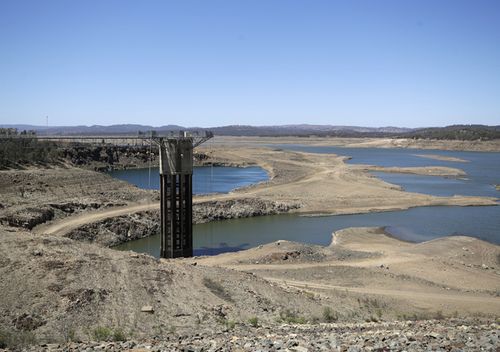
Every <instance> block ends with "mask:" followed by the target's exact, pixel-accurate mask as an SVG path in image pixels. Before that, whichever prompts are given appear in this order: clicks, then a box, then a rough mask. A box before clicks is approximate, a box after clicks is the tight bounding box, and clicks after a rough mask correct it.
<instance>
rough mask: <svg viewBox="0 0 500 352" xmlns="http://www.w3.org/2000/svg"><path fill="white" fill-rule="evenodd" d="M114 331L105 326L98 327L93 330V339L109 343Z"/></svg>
mask: <svg viewBox="0 0 500 352" xmlns="http://www.w3.org/2000/svg"><path fill="white" fill-rule="evenodd" d="M112 334H113V331H111V329H110V328H107V327H105V326H98V327H96V328H95V329H94V330H92V337H93V338H94V339H95V340H96V341H107V340H109V338H110V337H111V336H112Z"/></svg>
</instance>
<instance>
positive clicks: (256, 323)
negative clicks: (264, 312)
mask: <svg viewBox="0 0 500 352" xmlns="http://www.w3.org/2000/svg"><path fill="white" fill-rule="evenodd" d="M248 322H249V323H250V325H252V326H253V327H254V328H256V327H257V326H259V318H257V317H252V318H250V319H248Z"/></svg>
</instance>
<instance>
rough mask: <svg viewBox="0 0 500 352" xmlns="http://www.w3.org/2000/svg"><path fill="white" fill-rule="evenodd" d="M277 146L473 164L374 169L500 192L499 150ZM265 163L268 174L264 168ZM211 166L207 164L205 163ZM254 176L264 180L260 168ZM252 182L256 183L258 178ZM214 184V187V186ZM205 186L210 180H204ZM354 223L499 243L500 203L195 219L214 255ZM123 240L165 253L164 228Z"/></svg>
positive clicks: (440, 185)
mask: <svg viewBox="0 0 500 352" xmlns="http://www.w3.org/2000/svg"><path fill="white" fill-rule="evenodd" d="M273 147H274V148H282V149H291V150H297V151H306V152H314V153H334V154H338V155H345V156H350V157H352V159H351V160H349V162H350V163H357V164H371V165H380V166H404V167H406V166H449V167H455V168H460V169H463V170H464V171H465V172H467V178H466V179H454V178H443V177H434V176H419V175H408V174H391V173H383V172H377V173H374V174H376V176H377V177H381V178H382V179H384V180H385V181H387V182H390V183H393V184H398V185H400V186H402V187H403V188H404V189H405V190H407V191H410V192H419V193H427V194H433V195H439V196H452V195H454V194H460V195H478V196H490V197H498V196H499V195H500V192H498V191H497V190H496V189H495V187H494V184H498V183H500V153H474V152H449V151H437V150H436V151H435V150H432V151H430V150H416V149H375V148H340V147H310V146H301V145H279V146H277V145H273ZM416 154H436V155H442V156H449V157H456V158H461V159H464V160H467V161H468V162H467V163H461V162H450V161H442V160H433V159H428V158H422V157H418V156H416ZM217 169H218V168H213V170H212V171H210V172H214V173H215V172H217V171H216V170H217ZM224 169H229V170H224V172H221V174H220V175H221V177H222V179H224V177H227V176H236V174H232V173H233V172H238V171H240V172H241V171H244V170H246V169H234V170H233V168H224ZM256 169H257V170H253V171H252V172H255V173H256V175H260V176H262V172H263V173H264V174H265V172H264V171H263V170H261V169H259V168H256ZM259 170H260V172H261V174H259ZM130 171H136V170H126V174H128V173H129V172H130ZM146 171H147V170H146ZM221 171H223V170H221ZM248 171H251V170H248ZM143 172H144V171H143ZM155 172H156V171H155ZM195 172H196V171H195ZM204 172H207V171H206V170H205V171H204ZM252 172H251V173H250V176H251V175H252ZM130 174H132V173H130ZM130 174H129V175H130ZM154 175H155V178H157V173H155V174H154ZM224 175H225V176H224ZM256 175H254V176H256ZM237 177H242V178H244V177H246V175H245V173H240V174H238V176H237ZM266 177H267V175H266ZM230 178H231V177H230ZM250 178H252V177H250ZM122 179H124V178H122ZM255 179H258V180H259V181H262V179H259V177H258V176H257V177H256V178H255ZM255 179H253V182H255ZM198 180H199V181H196V179H195V181H194V182H195V183H196V182H206V179H205V181H201V180H202V178H198ZM241 181H242V182H243V181H249V179H246V178H245V180H241ZM259 181H256V182H259ZM129 182H130V181H129ZM132 183H134V184H137V185H139V182H137V181H134V180H132ZM222 183H224V182H222ZM249 183H252V181H250V182H249ZM246 184H248V183H246ZM139 186H140V185H139ZM156 187H157V186H156ZM195 187H196V185H195ZM207 187H208V186H207ZM211 187H212V188H214V186H211ZM228 188H231V187H229V186H228V187H226V188H220V192H224V189H228ZM232 188H234V187H232ZM205 189H207V188H206V187H205ZM212 191H214V190H212ZM212 191H205V192H201V191H200V193H209V192H212ZM226 191H227V190H226ZM214 192H215V191H214ZM355 226H356V227H357V226H377V227H386V230H387V231H388V232H389V233H391V234H392V235H394V236H396V237H398V238H401V239H404V240H409V241H415V242H421V241H426V240H430V239H433V238H436V237H441V236H450V235H469V236H475V237H478V238H481V239H484V240H487V241H489V242H492V243H500V206H487V207H419V208H413V209H409V210H404V211H393V212H382V213H370V214H357V215H337V216H327V217H304V216H298V215H279V216H265V217H255V218H248V219H233V220H224V221H216V222H212V223H208V224H200V225H195V226H194V230H193V231H194V233H193V235H194V236H193V237H194V243H193V245H194V248H195V250H194V252H195V255H213V254H218V253H222V252H228V251H236V250H241V249H246V248H250V247H254V246H257V245H260V244H263V243H268V242H271V241H276V240H280V239H286V240H292V241H300V242H306V243H315V244H321V245H327V244H329V243H330V241H331V234H332V232H333V231H337V230H339V229H342V228H346V227H355ZM117 248H118V249H124V250H127V249H130V250H134V251H138V252H146V253H150V254H152V255H155V256H159V236H152V237H149V238H144V239H140V240H136V241H132V242H128V243H125V244H123V245H120V246H118V247H117Z"/></svg>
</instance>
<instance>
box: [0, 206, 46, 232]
mask: <svg viewBox="0 0 500 352" xmlns="http://www.w3.org/2000/svg"><path fill="white" fill-rule="evenodd" d="M53 218H54V210H53V209H51V208H50V207H40V208H32V207H29V208H24V209H22V210H21V211H17V212H9V213H8V214H6V215H4V216H3V217H2V218H0V223H2V224H5V225H9V226H13V227H22V228H25V229H28V230H31V229H32V228H33V227H35V226H36V225H39V224H43V223H44V222H47V221H49V220H52V219H53Z"/></svg>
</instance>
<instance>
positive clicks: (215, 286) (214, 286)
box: [203, 277, 233, 302]
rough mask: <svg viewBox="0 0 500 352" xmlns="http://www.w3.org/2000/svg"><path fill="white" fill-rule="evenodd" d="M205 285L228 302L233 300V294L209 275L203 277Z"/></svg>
mask: <svg viewBox="0 0 500 352" xmlns="http://www.w3.org/2000/svg"><path fill="white" fill-rule="evenodd" d="M203 285H205V287H206V288H208V289H209V290H210V291H211V292H212V293H213V294H214V295H216V296H217V297H219V298H221V299H223V300H225V301H228V302H233V298H232V297H231V295H230V294H229V293H228V292H227V291H226V290H225V289H224V286H222V285H221V284H220V283H218V282H216V281H214V280H212V279H210V278H208V277H205V278H203Z"/></svg>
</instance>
